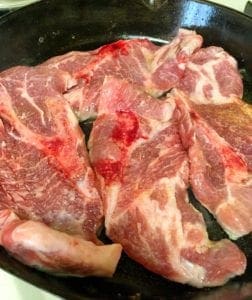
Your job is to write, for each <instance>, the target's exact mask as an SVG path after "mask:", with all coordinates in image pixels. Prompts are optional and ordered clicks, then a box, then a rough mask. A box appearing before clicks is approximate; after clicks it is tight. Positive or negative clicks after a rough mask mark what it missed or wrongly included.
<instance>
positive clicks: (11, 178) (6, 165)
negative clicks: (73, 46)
mask: <svg viewBox="0 0 252 300" xmlns="http://www.w3.org/2000/svg"><path fill="white" fill-rule="evenodd" d="M71 84H72V78H71V76H70V75H69V74H68V73H66V72H63V71H59V70H56V71H55V70H49V69H48V68H46V67H36V68H29V67H17V68H12V69H10V70H8V71H6V72H3V73H1V76H0V117H1V119H0V134H1V144H0V146H1V147H0V150H1V157H0V184H1V188H0V199H1V200H0V209H3V208H10V209H13V211H14V212H15V213H16V214H18V216H19V217H20V218H22V219H32V220H39V221H42V222H43V223H45V224H47V225H49V226H51V227H53V228H55V229H57V230H60V231H64V232H67V233H70V234H80V235H81V236H82V237H83V238H85V239H87V240H92V241H95V242H97V238H96V231H97V230H98V228H99V226H100V224H101V220H102V217H103V208H102V203H101V199H100V196H99V194H98V192H97V189H96V187H95V181H94V174H93V171H92V169H91V167H90V165H89V160H88V156H87V151H86V149H85V144H84V136H83V134H82V132H81V129H80V127H79V125H78V121H77V119H76V117H75V116H74V114H73V112H72V110H71V108H70V106H69V105H68V104H67V103H66V101H65V100H64V98H63V97H62V93H63V92H64V91H66V90H67V88H69V86H71Z"/></svg>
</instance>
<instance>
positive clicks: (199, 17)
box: [0, 0, 252, 300]
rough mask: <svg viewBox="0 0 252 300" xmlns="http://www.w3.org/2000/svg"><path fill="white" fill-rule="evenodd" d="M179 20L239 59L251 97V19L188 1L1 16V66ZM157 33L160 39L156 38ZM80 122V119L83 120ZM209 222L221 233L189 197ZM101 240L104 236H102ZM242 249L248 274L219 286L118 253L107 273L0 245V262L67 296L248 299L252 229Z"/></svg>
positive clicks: (148, 32) (73, 6)
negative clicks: (62, 267) (61, 273)
mask: <svg viewBox="0 0 252 300" xmlns="http://www.w3.org/2000/svg"><path fill="white" fill-rule="evenodd" d="M179 27H185V28H192V29H196V30H197V31H198V33H200V34H202V35H203V36H204V40H205V45H219V46H222V47H224V48H225V49H226V50H227V51H229V52H230V53H231V54H232V55H233V56H235V57H236V59H237V60H238V62H239V66H240V68H241V72H242V74H243V76H244V83H245V98H246V99H247V100H248V101H252V87H251V74H252V55H251V52H252V19H251V18H249V17H246V16H245V15H242V14H240V13H238V12H235V11H233V10H230V9H227V8H225V7H222V6H218V5H214V4H211V3H209V2H204V1H193V0H188V1H186V0H177V1H172V0H171V1H169V0H168V1H167V0H166V1H162V0H157V1H154V0H152V1H151V0H131V1H123V0H117V1H116V0H114V1H113V0H111V1H105V0H104V1H97V0H94V1H91V0H85V1H83V0H72V1H67V0H63V1H62V0H51V1H41V2H39V3H36V4H34V5H31V6H29V7H26V8H24V9H21V10H18V11H16V12H14V13H11V14H9V15H7V16H5V17H3V18H0V69H1V70H2V69H5V68H7V67H10V66H14V65H18V64H19V65H20V64H27V65H35V64H37V63H40V62H42V61H44V60H45V59H47V58H49V57H51V56H54V55H57V54H62V53H64V52H67V51H70V50H89V49H93V48H95V47H98V46H100V45H102V44H104V43H108V42H111V41H114V40H118V39H121V38H127V37H129V38H131V37H134V36H147V37H150V38H152V40H153V41H157V42H162V39H164V40H166V39H169V38H170V37H172V36H174V35H175V34H176V32H177V30H178V28H179ZM160 39H161V40H160ZM82 127H83V128H84V129H86V128H87V127H86V125H85V124H84V125H83V126H82ZM190 198H191V201H192V202H193V203H194V204H195V205H196V206H197V207H199V208H200V210H201V211H202V212H203V213H204V217H205V219H206V221H207V224H208V230H209V235H210V238H212V239H220V238H222V237H225V233H223V231H222V230H221V229H220V227H219V226H218V225H217V224H216V222H215V221H214V219H213V218H212V217H211V216H210V215H209V214H208V213H207V212H206V211H205V210H204V209H203V208H202V207H200V205H199V204H198V203H197V202H196V201H195V199H194V198H193V195H192V194H191V193H190ZM103 238H104V241H106V238H105V236H103ZM237 243H238V245H239V246H240V248H241V249H242V250H243V251H244V252H245V253H246V256H247V258H248V267H247V271H246V273H245V274H244V275H243V276H241V277H237V278H235V279H234V280H232V281H230V282H229V283H227V284H226V285H225V286H223V287H219V288H212V289H196V288H192V287H189V286H187V285H181V284H176V283H172V282H170V281H168V280H165V279H163V278H161V277H160V276H157V275H155V274H153V273H151V272H149V271H147V270H145V269H144V268H143V267H141V266H140V265H138V264H137V263H135V262H133V261H131V260H130V259H129V258H127V257H126V255H123V256H122V258H121V261H120V264H119V266H118V269H117V271H116V274H115V276H114V277H113V278H112V279H103V278H84V279H81V278H57V277H54V276H50V275H48V274H45V273H42V272H39V271H36V270H33V269H31V268H28V267H26V266H24V265H22V264H20V263H19V262H17V261H16V260H14V259H13V258H11V257H10V256H9V255H8V254H7V253H6V252H5V251H4V250H3V249H2V248H1V249H0V267H1V268H3V269H4V270H6V271H8V272H10V273H12V274H14V275H16V276H18V277H20V278H22V279H24V280H26V281H28V282H30V283H32V284H34V285H36V286H38V287H40V288H43V289H46V290H48V291H50V292H52V293H55V294H57V295H60V296H62V297H65V298H67V299H88V298H102V299H114V298H119V299H124V298H128V297H130V299H140V298H141V299H143V298H144V299H146V298H151V299H153V298H156V299H195V300H196V299H197V300H200V299H207V300H210V299H228V298H232V299H244V300H245V299H247V300H248V299H251V297H252V236H251V235H250V236H247V237H244V238H241V239H239V240H238V241H237Z"/></svg>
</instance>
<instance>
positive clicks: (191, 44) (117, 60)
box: [43, 29, 202, 120]
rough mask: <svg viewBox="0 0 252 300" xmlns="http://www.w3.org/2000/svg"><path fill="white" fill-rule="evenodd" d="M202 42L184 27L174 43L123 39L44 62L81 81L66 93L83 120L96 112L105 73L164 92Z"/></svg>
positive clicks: (170, 86) (182, 72) (142, 86)
mask: <svg viewBox="0 0 252 300" xmlns="http://www.w3.org/2000/svg"><path fill="white" fill-rule="evenodd" d="M201 44H202V37H201V36H199V35H197V34H196V33H195V32H194V31H189V30H182V29H181V30H180V31H179V33H178V35H177V36H176V37H175V38H174V39H173V40H172V42H171V43H169V44H167V45H165V46H162V47H158V46H156V45H154V44H153V43H151V42H150V41H149V40H147V39H133V40H121V41H117V42H115V43H112V44H108V45H105V46H102V47H100V48H98V49H97V50H93V51H90V52H83V53H82V52H70V53H68V54H65V55H63V56H58V57H55V58H53V59H50V60H48V61H47V62H45V63H44V64H43V65H46V66H48V67H49V68H52V69H59V70H63V71H67V72H69V73H70V74H71V76H73V78H74V79H75V80H76V81H77V82H78V83H77V84H76V86H75V87H74V88H73V89H71V90H70V91H69V92H67V93H66V94H65V98H66V99H67V100H68V102H69V103H70V105H71V107H72V108H73V110H74V111H75V113H76V115H77V117H78V118H79V119H80V120H85V119H88V118H92V117H95V116H96V113H97V103H96V101H97V99H98V95H99V91H100V89H101V86H102V84H103V80H104V77H105V76H115V77H118V78H121V79H127V80H128V81H129V82H132V83H134V84H137V85H138V86H140V87H141V88H143V89H144V90H145V91H146V92H148V93H150V94H151V95H154V96H160V95H161V94H163V93H164V92H165V91H168V90H169V89H171V88H172V87H174V86H176V85H178V83H179V80H180V79H181V78H182V76H183V74H184V69H185V64H186V62H187V61H188V59H189V57H190V55H191V54H192V53H193V52H194V51H195V50H196V49H198V48H199V47H200V46H201Z"/></svg>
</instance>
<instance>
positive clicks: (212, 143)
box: [175, 91, 252, 239]
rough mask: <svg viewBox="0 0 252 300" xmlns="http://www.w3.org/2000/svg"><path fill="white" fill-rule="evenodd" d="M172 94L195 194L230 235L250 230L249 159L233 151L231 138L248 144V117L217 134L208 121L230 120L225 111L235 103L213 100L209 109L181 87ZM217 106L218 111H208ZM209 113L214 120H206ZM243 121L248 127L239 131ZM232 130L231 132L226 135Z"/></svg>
mask: <svg viewBox="0 0 252 300" xmlns="http://www.w3.org/2000/svg"><path fill="white" fill-rule="evenodd" d="M175 94H176V101H177V105H178V107H179V111H180V120H181V125H180V134H181V137H182V141H183V142H184V145H185V146H186V147H187V148H188V149H189V160H190V183H191V185H192V188H193V192H194V194H195V196H196V198H197V199H198V200H199V201H200V202H201V203H202V204H203V205H204V206H205V207H207V208H208V209H209V211H210V212H212V213H213V215H214V216H215V217H216V219H217V221H218V222H219V224H220V225H221V226H222V227H223V229H224V230H225V231H226V232H227V233H228V235H229V236H230V237H231V238H233V239H236V238H238V237H240V236H243V235H245V234H248V233H250V232H251V231H252V218H251V217H252V201H251V199H252V175H251V172H250V165H251V160H250V158H249V156H247V157H245V156H244V155H242V153H241V152H239V151H237V150H236V149H235V146H236V145H237V143H236V144H235V143H233V142H232V141H235V140H238V139H240V143H241V147H242V146H244V145H246V143H247V145H248V140H249V139H251V136H250V134H249V128H250V125H249V124H248V120H246V118H245V119H244V118H242V119H241V120H240V122H239V123H237V124H234V127H233V128H232V127H231V128H227V130H230V131H229V132H227V133H224V134H223V136H221V135H219V134H218V130H215V128H214V127H212V126H211V124H212V123H214V124H217V126H219V127H220V128H223V127H224V126H225V124H226V125H227V124H230V122H231V120H229V118H230V117H231V116H230V114H229V113H230V112H232V108H233V105H237V104H224V105H223V104H220V105H217V104H215V106H216V107H215V109H213V106H214V105H213V104H212V105H209V104H202V105H195V103H193V102H192V101H190V99H189V98H188V96H186V95H185V94H184V93H182V92H181V91H176V92H175ZM217 109H218V110H219V112H218V113H217V114H216V115H215V114H212V115H211V113H212V112H213V111H216V110H217ZM224 109H226V110H224ZM202 112H204V113H202ZM224 114H225V116H224ZM207 115H208V117H206V116H207ZM210 116H211V117H212V118H215V120H211V121H210V120H209V119H210ZM243 117H244V116H243ZM225 118H226V121H224V119H225ZM223 121H224V122H223ZM245 124H246V125H247V129H248V131H245V132H243V133H242V129H245V127H243V126H244V125H245ZM237 129H238V130H237ZM232 131H234V132H232ZM240 133H242V134H240ZM232 134H233V135H234V136H233V137H231V139H228V138H227V137H228V136H230V135H232ZM246 134H248V136H247V137H246ZM238 147H239V146H238ZM244 149H248V147H247V148H246V147H244ZM249 161H250V163H249Z"/></svg>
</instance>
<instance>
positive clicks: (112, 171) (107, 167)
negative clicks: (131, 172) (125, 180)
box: [94, 159, 123, 184]
mask: <svg viewBox="0 0 252 300" xmlns="http://www.w3.org/2000/svg"><path fill="white" fill-rule="evenodd" d="M94 167H95V170H96V172H97V173H98V174H100V175H101V176H102V177H103V178H104V180H105V183H106V184H110V183H111V182H113V181H115V180H117V179H119V180H120V178H121V177H122V168H123V166H122V163H121V162H120V161H112V160H109V159H104V160H99V161H98V162H96V163H95V165H94Z"/></svg>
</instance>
